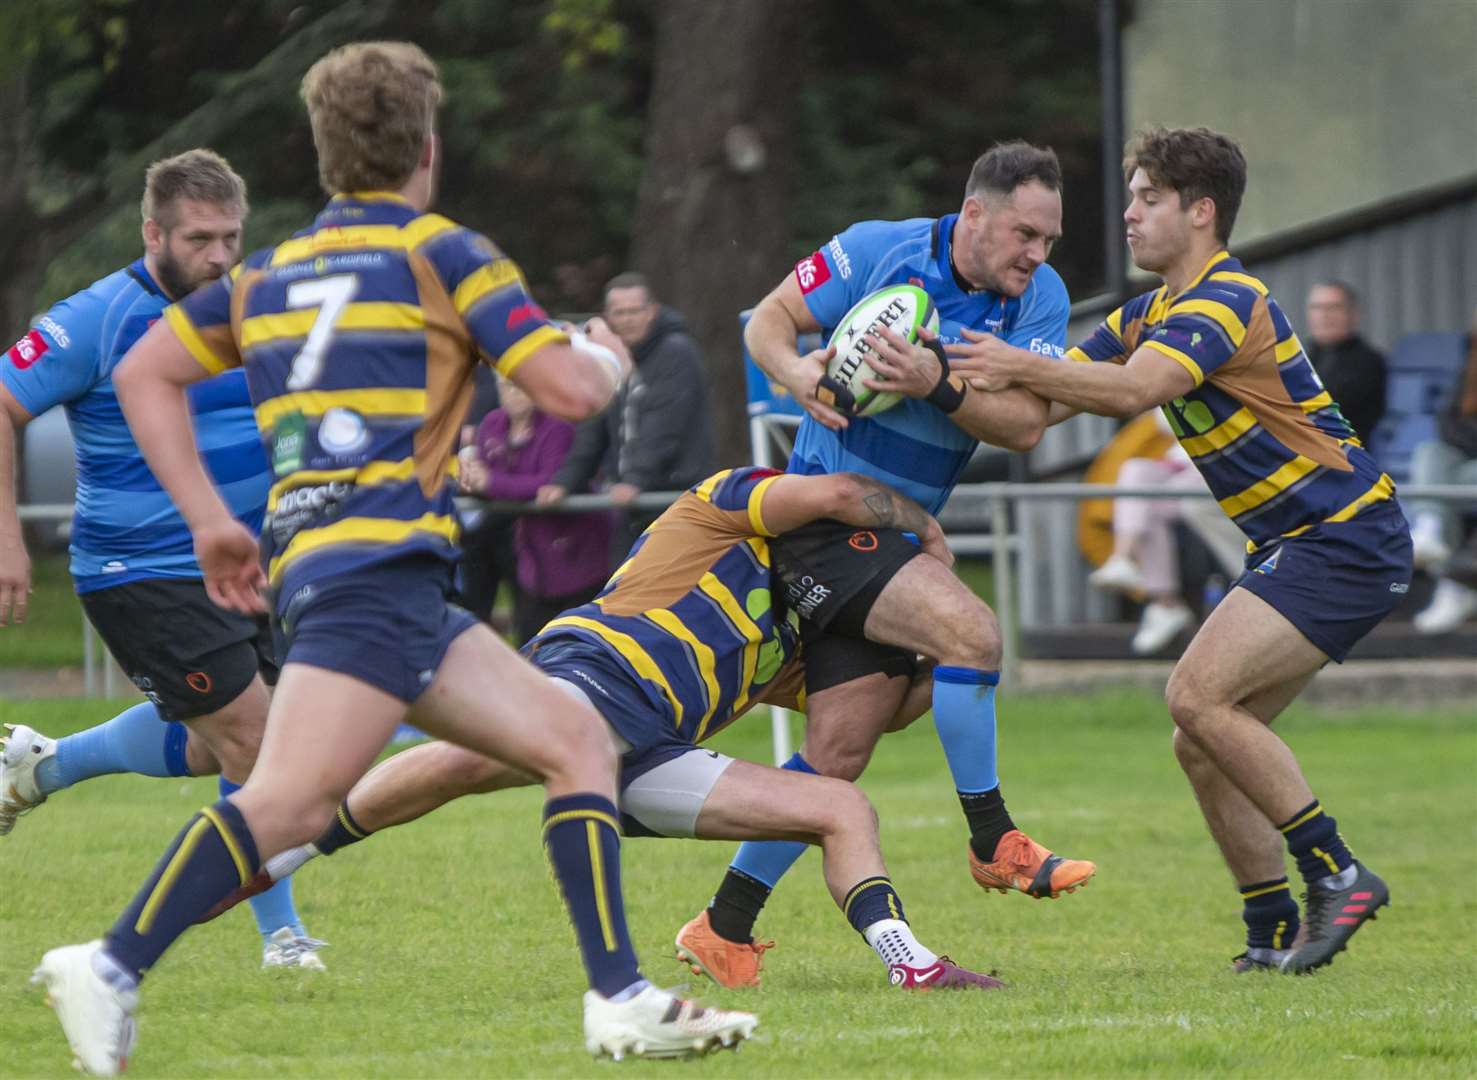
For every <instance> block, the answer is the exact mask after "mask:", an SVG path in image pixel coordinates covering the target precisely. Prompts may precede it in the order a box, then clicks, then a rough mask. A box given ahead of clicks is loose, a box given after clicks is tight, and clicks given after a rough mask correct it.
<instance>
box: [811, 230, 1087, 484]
mask: <svg viewBox="0 0 1477 1080" xmlns="http://www.w3.org/2000/svg"><path fill="white" fill-rule="evenodd" d="M957 220H958V215H957V214H950V215H947V216H945V217H942V218H911V219H909V220H906V221H865V222H861V223H860V224H857V225H853V226H852V227H851V228H849V229H847V230H846V231H844V232H842V233H840V234H839V235H837V236H836V237H835V238H833V239H832V240H831V242H830V243H829V244H828V245H826V246H825V247H823V248H821V249H820V250H818V251H816V252H815V253H814V254H813V255H810V256H807V257H806V258H805V259H802V260H801V261H800V263H799V264H798V265H797V267H796V280H797V282H798V283H799V285H800V291H801V295H802V297H803V298H804V300H805V303H806V305H807V307H808V308H809V310H810V313H811V315H812V316H814V317H815V319H816V321H817V322H819V323H820V324H821V326H822V328H823V333H824V334H825V335H826V336H827V337H829V336H830V334H831V332H832V331H833V330H834V328H835V327H836V325H837V324H838V323H839V322H840V321H841V318H842V316H843V315H845V313H846V312H847V311H848V310H849V309H850V308H851V307H852V305H854V304H855V303H856V302H857V301H858V300H860V299H862V298H863V297H864V296H866V295H868V294H869V293H872V292H875V291H876V290H878V289H881V288H885V287H886V286H889V285H915V286H917V287H919V288H921V289H923V290H924V291H925V292H926V293H928V295H929V297H930V298H931V299H932V300H933V302H934V306H935V307H936V308H937V310H938V314H939V337H940V339H941V340H942V341H943V342H944V344H953V343H959V342H962V341H964V340H965V338H964V335H963V333H962V331H963V330H964V329H966V328H968V329H970V330H974V331H978V332H980V333H991V334H995V335H997V336H999V337H1001V338H1003V339H1005V340H1007V341H1009V342H1010V343H1011V344H1014V345H1019V346H1020V347H1022V348H1029V349H1032V350H1034V351H1036V352H1039V353H1042V354H1043V355H1044V356H1047V357H1052V356H1055V357H1059V356H1061V355H1062V346H1063V345H1064V344H1065V341H1066V325H1067V314H1068V310H1069V304H1068V302H1067V293H1066V288H1065V286H1063V285H1062V282H1061V278H1060V277H1058V276H1057V273H1056V271H1055V270H1053V269H1052V268H1051V267H1050V266H1048V265H1045V264H1042V265H1041V266H1040V267H1038V268H1037V269H1036V272H1035V273H1034V274H1033V275H1032V277H1031V281H1030V284H1029V285H1028V286H1027V288H1026V291H1025V293H1024V294H1023V295H1021V296H1019V297H1007V296H1003V295H1001V294H999V293H995V292H991V291H989V290H986V289H971V288H969V287H968V286H967V285H966V284H965V283H964V282H962V280H961V279H960V278H959V276H958V274H957V273H956V272H955V271H954V269H953V259H952V256H951V253H950V245H951V244H952V242H953V230H954V225H955V223H956V222H957ZM977 445H978V443H977V440H976V439H974V437H973V436H971V435H969V434H968V433H967V432H965V431H964V430H963V429H961V428H960V427H959V426H958V425H957V424H955V423H954V422H953V421H952V420H950V419H949V417H948V416H947V415H945V414H944V413H943V412H941V411H939V410H938V409H937V408H936V407H934V406H933V405H931V404H929V403H928V402H926V401H919V400H916V399H912V398H905V399H903V401H901V402H900V403H899V404H897V405H895V406H894V407H893V408H891V409H888V410H886V411H885V412H882V413H878V414H877V415H876V416H871V417H861V418H854V419H852V420H851V421H850V423H849V424H848V425H847V427H846V429H845V430H843V431H839V432H836V431H832V430H830V429H829V428H826V427H824V426H823V425H821V424H819V423H817V422H816V421H814V420H812V419H811V418H810V417H808V416H807V417H806V418H805V419H804V420H802V421H801V424H800V430H799V432H798V433H797V435H796V439H795V449H794V453H793V454H792V456H791V458H790V464H789V469H790V471H791V472H798V473H804V474H818V473H836V472H860V473H864V474H866V475H868V476H874V477H876V478H877V479H879V480H882V481H884V482H886V483H887V484H889V485H890V486H892V487H894V488H896V489H898V490H899V491H901V492H903V494H905V495H907V496H909V497H910V498H912V499H914V500H915V501H917V502H918V503H919V504H921V505H922V506H924V507H925V508H926V509H928V510H929V511H930V512H931V513H937V512H938V510H939V509H940V508H941V507H942V506H943V504H944V502H945V501H947V499H948V497H949V493H950V492H951V491H952V490H953V488H954V485H955V484H956V483H958V481H959V476H960V474H961V473H962V472H963V471H964V467H965V466H966V465H967V464H968V463H969V458H970V456H971V455H972V454H973V453H974V450H975V447H976V446H977Z"/></svg>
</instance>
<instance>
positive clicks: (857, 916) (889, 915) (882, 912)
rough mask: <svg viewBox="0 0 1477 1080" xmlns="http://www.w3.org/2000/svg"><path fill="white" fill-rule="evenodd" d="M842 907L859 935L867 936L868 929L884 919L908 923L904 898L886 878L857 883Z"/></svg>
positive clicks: (865, 879)
mask: <svg viewBox="0 0 1477 1080" xmlns="http://www.w3.org/2000/svg"><path fill="white" fill-rule="evenodd" d="M842 906H843V908H844V909H845V911H846V921H847V922H849V923H851V925H852V926H853V927H854V928H855V929H856V932H857V933H858V934H865V932H866V929H867V927H869V926H871V925H872V924H873V923H877V922H881V921H882V920H883V919H897V920H899V921H900V922H907V921H908V917H907V916H906V915H904V914H903V901H902V898H901V897H900V896H898V894H897V890H896V889H894V888H893V887H892V882H891V881H890V880H889V879H887V878H885V877H869V878H863V879H862V880H861V881H859V882H857V883H856V884H855V885H854V886H852V888H851V891H850V892H848V893H847V894H846V901H845V903H844V904H843V905H842Z"/></svg>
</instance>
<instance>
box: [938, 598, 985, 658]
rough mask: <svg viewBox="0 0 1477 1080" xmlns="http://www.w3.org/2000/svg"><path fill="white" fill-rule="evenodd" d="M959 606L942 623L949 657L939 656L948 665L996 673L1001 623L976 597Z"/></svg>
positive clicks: (946, 655)
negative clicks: (947, 643)
mask: <svg viewBox="0 0 1477 1080" xmlns="http://www.w3.org/2000/svg"><path fill="white" fill-rule="evenodd" d="M969 599H970V601H972V602H969V603H963V604H960V605H959V606H958V607H957V608H955V609H954V610H952V611H950V612H949V613H948V614H947V617H946V618H945V619H944V621H943V628H944V633H945V635H946V638H945V640H947V641H948V642H949V645H948V648H947V651H946V654H945V655H943V656H939V657H937V660H938V661H939V663H941V664H944V665H946V666H954V667H970V668H978V669H980V670H981V671H996V670H998V669H999V667H1000V621H999V620H998V619H996V618H995V613H994V612H993V611H991V610H990V608H989V607H988V606H987V605H986V604H985V602H984V601H983V600H981V599H979V598H978V597H976V596H971V597H970V598H969Z"/></svg>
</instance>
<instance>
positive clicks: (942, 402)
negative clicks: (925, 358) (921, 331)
mask: <svg viewBox="0 0 1477 1080" xmlns="http://www.w3.org/2000/svg"><path fill="white" fill-rule="evenodd" d="M921 344H922V345H923V347H924V348H925V349H927V350H928V351H929V352H931V353H933V355H934V356H937V357H938V358H939V365H940V366H941V367H942V369H943V370H942V371H940V372H939V381H938V382H937V383H936V384H935V385H934V388H933V389H932V390H930V391H929V392H928V397H926V398H924V399H923V400H924V401H927V402H928V403H930V404H931V405H933V406H934V407H935V408H937V409H938V410H939V411H940V412H942V413H945V414H948V413H952V412H956V411H957V410H958V408H959V406H961V405H963V404H964V394H965V391H966V390H967V389H968V387H967V386H966V385H965V384H964V383H963V382H962V381H961V382H957V383H956V382H954V381H953V380H951V379H950V378H949V356H948V354H947V353H946V352H944V347H943V345H941V344H939V340H938V338H933V339H931V340H929V341H925V342H922V343H921Z"/></svg>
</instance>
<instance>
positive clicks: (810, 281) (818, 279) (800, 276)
mask: <svg viewBox="0 0 1477 1080" xmlns="http://www.w3.org/2000/svg"><path fill="white" fill-rule="evenodd" d="M795 280H796V281H798V282H800V291H801V292H802V293H809V292H814V291H815V290H816V289H819V288H820V287H821V286H822V285H824V284H825V283H826V282H828V281H830V280H831V268H830V267H829V266H827V265H826V257H825V256H824V255H822V254H821V253H820V252H819V251H817V252H815V253H814V254H812V255H807V256H805V258H803V259H801V260H800V261H799V262H797V263H796V264H795Z"/></svg>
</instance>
